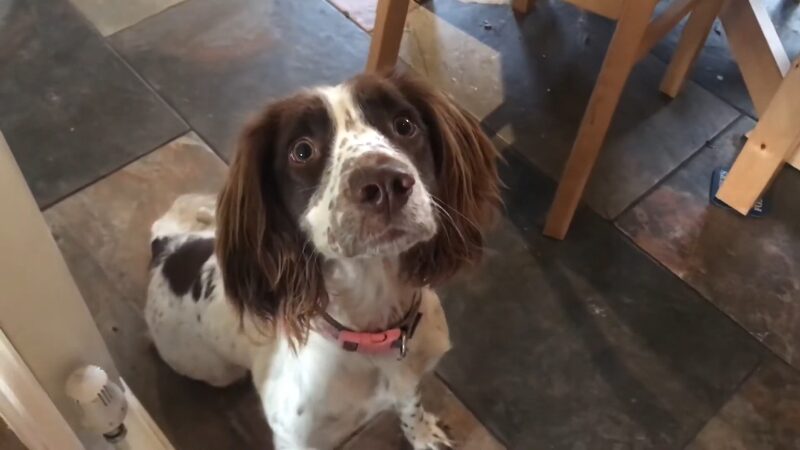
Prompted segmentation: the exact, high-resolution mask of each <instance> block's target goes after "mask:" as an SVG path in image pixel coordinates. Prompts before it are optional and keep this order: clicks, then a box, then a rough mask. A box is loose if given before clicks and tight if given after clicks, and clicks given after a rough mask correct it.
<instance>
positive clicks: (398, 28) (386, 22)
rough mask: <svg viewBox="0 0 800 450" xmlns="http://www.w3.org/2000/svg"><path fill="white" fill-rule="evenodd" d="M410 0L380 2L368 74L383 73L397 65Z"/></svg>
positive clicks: (382, 0) (384, 0)
mask: <svg viewBox="0 0 800 450" xmlns="http://www.w3.org/2000/svg"><path fill="white" fill-rule="evenodd" d="M408 1H409V0H379V1H378V9H377V12H376V14H375V28H374V29H373V30H372V42H371V43H370V46H369V57H368V58H367V68H366V71H367V72H381V71H385V70H389V69H392V68H393V67H394V66H395V64H397V54H398V53H399V52H400V41H401V40H402V39H403V27H404V26H405V24H406V15H407V14H408Z"/></svg>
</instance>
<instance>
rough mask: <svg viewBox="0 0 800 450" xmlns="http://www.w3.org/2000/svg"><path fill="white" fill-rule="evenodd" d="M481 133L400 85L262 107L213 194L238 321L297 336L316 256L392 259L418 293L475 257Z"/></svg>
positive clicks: (310, 311)
mask: <svg viewBox="0 0 800 450" xmlns="http://www.w3.org/2000/svg"><path fill="white" fill-rule="evenodd" d="M495 157H496V155H495V151H494V149H493V148H492V146H491V144H490V142H489V140H488V138H487V137H486V136H485V135H484V134H483V132H482V131H481V130H480V127H479V125H478V124H477V122H476V121H475V120H473V119H472V118H471V117H469V116H468V115H466V114H464V113H463V112H461V111H460V110H459V109H458V108H457V107H455V106H454V105H453V104H451V103H450V101H449V100H447V99H446V98H445V97H443V96H442V95H441V94H438V93H437V92H435V91H433V90H431V89H430V88H428V87H427V86H425V85H424V84H422V83H420V82H418V81H416V80H413V79H411V78H409V77H405V76H394V77H381V76H360V77H357V78H354V79H352V80H350V81H348V82H346V83H344V84H341V85H338V86H334V87H325V88H318V89H315V90H309V91H305V92H303V93H300V94H297V95H295V96H293V97H290V98H287V99H284V100H281V101H279V102H277V103H275V104H273V105H271V106H270V107H269V108H268V109H267V110H266V111H265V112H264V113H263V114H262V115H261V116H259V117H258V118H257V119H256V120H255V121H254V122H253V124H252V125H251V126H250V127H248V128H247V129H246V130H245V132H244V133H243V136H242V138H241V140H240V146H239V149H238V153H237V155H236V157H235V159H234V161H233V163H232V165H231V172H230V175H229V178H228V181H227V184H226V186H225V188H224V189H223V192H222V193H221V195H220V201H219V209H218V227H219V229H218V233H217V235H218V239H217V255H218V258H219V262H220V266H221V269H222V271H223V275H224V277H225V285H226V290H227V291H228V295H229V296H230V297H231V298H232V299H233V300H234V302H235V303H236V304H237V305H238V306H240V308H241V309H242V310H248V311H250V312H253V313H255V314H256V315H257V316H262V317H264V318H267V319H271V318H274V317H275V316H276V315H280V316H281V318H282V319H284V322H289V323H288V325H289V327H290V328H297V329H298V330H301V329H303V328H304V327H305V325H307V323H305V322H307V320H309V319H310V317H311V316H313V315H314V314H315V313H318V312H319V310H320V309H321V308H322V307H324V301H325V300H324V299H325V292H324V286H323V283H322V280H321V274H320V262H321V260H323V259H342V258H365V257H375V256H378V257H387V256H388V257H397V258H398V259H399V260H400V262H401V270H402V272H403V274H404V275H405V276H406V277H407V278H408V281H409V282H412V283H416V284H420V285H422V284H427V283H432V282H437V281H441V280H442V279H444V278H447V277H448V276H450V275H452V274H453V273H454V272H455V271H457V270H458V269H459V268H460V267H461V266H463V265H464V264H465V263H469V262H474V261H475V260H476V259H478V258H479V257H480V252H481V246H482V235H481V232H482V227H483V226H484V225H485V224H486V223H487V221H488V219H489V217H490V216H491V213H492V212H493V210H494V209H495V207H496V206H497V205H498V203H499V200H498V188H497V173H496V168H495Z"/></svg>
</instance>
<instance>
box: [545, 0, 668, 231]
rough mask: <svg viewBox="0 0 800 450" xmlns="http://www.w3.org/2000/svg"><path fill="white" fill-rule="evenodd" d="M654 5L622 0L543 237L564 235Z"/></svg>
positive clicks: (652, 1)
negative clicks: (614, 28)
mask: <svg viewBox="0 0 800 450" xmlns="http://www.w3.org/2000/svg"><path fill="white" fill-rule="evenodd" d="M655 4H656V0H626V1H625V4H624V5H623V6H622V11H621V14H620V16H619V20H618V22H617V28H616V30H615V31H614V36H613V37H612V38H611V44H610V45H609V47H608V51H607V53H606V56H605V59H604V60H603V66H602V68H601V69H600V75H599V76H598V77H597V82H596V83H595V86H594V90H593V91H592V96H591V98H590V99H589V105H588V106H587V107H586V112H584V114H583V120H582V121H581V125H580V128H579V129H578V136H577V137H576V138H575V143H574V144H573V146H572V151H571V153H570V155H569V159H568V160H567V164H566V167H565V168H564V173H563V174H562V175H561V180H560V181H559V184H558V190H557V191H556V196H555V200H554V201H553V206H552V208H551V209H550V213H549V214H548V215H547V222H546V223H545V226H544V234H545V235H547V236H550V237H553V238H556V239H563V238H564V236H565V235H566V234H567V229H568V228H569V224H570V222H572V216H573V215H574V214H575V209H576V208H577V207H578V203H579V202H580V199H581V196H582V194H583V189H584V188H585V187H586V182H587V180H588V179H589V175H590V174H591V172H592V167H593V166H594V163H595V161H596V160H597V155H598V153H599V151H600V146H601V145H602V143H603V139H604V138H605V135H606V132H607V131H608V126H609V125H610V124H611V117H612V115H613V114H614V110H616V108H617V104H618V103H619V97H620V95H621V94H622V89H623V88H624V87H625V82H626V81H627V80H628V75H630V73H631V69H633V66H634V64H636V61H637V59H636V55H637V52H638V49H639V46H640V45H641V42H642V37H644V33H645V30H646V29H647V25H648V23H649V22H650V17H651V16H652V14H653V9H654V8H655Z"/></svg>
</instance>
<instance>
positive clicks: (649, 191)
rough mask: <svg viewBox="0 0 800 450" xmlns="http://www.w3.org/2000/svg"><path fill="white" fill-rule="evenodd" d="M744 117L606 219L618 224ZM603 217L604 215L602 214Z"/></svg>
mask: <svg viewBox="0 0 800 450" xmlns="http://www.w3.org/2000/svg"><path fill="white" fill-rule="evenodd" d="M743 117H746V116H745V115H744V114H739V115H737V116H735V117H734V118H733V120H731V121H730V122H729V123H728V124H726V125H725V126H723V127H722V128H721V129H720V131H718V132H717V133H716V134H715V135H713V136H711V137H710V138H709V139H707V140H706V141H705V142H704V143H703V144H702V145H701V146H700V147H699V148H698V149H697V150H695V151H693V152H692V153H691V154H690V155H689V156H688V157H687V158H686V159H684V160H683V161H681V162H680V164H678V165H677V166H675V167H674V168H673V169H672V170H670V171H669V172H667V173H666V174H665V175H664V176H663V177H661V179H659V180H658V181H657V182H656V183H655V184H653V185H652V186H650V187H649V188H647V189H646V190H645V191H644V192H642V193H641V194H639V195H638V196H637V197H636V198H635V199H634V200H633V201H632V202H631V203H629V204H628V206H626V207H625V208H623V209H622V211H620V212H619V213H617V215H615V216H614V217H611V218H610V219H605V218H604V220H607V221H609V222H612V223H613V224H614V225H616V224H617V221H618V220H619V219H620V218H622V216H624V215H625V214H627V213H628V212H629V211H630V210H632V209H634V208H635V207H636V206H638V205H639V204H640V203H641V202H642V201H644V200H645V199H646V198H647V197H648V196H650V194H652V193H653V191H655V190H656V189H658V188H659V187H661V186H662V185H663V184H664V183H666V181H667V179H669V178H671V177H672V176H673V175H675V174H676V173H678V172H679V171H680V170H681V169H683V168H685V167H686V166H688V165H689V163H690V162H691V161H693V160H694V159H696V158H698V157H699V156H700V153H702V152H703V150H705V149H706V148H707V147H711V143H712V142H714V141H715V140H716V139H718V138H719V137H720V136H722V135H723V134H724V133H726V132H728V131H729V130H730V129H731V128H733V127H734V126H735V125H736V123H737V122H739V121H740V120H741V119H742V118H743ZM601 217H602V216H601Z"/></svg>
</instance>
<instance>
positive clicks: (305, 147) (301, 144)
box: [289, 138, 316, 164]
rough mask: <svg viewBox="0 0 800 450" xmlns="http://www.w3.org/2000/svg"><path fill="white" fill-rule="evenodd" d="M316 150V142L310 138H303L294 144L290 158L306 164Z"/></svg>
mask: <svg viewBox="0 0 800 450" xmlns="http://www.w3.org/2000/svg"><path fill="white" fill-rule="evenodd" d="M315 152H316V147H314V143H313V142H311V140H309V139H308V138H302V139H299V140H298V141H297V142H295V143H294V145H292V150H291V152H289V158H290V159H291V160H292V161H293V162H295V163H298V164H304V163H307V162H308V161H310V160H311V159H312V158H313V157H314V154H315Z"/></svg>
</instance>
